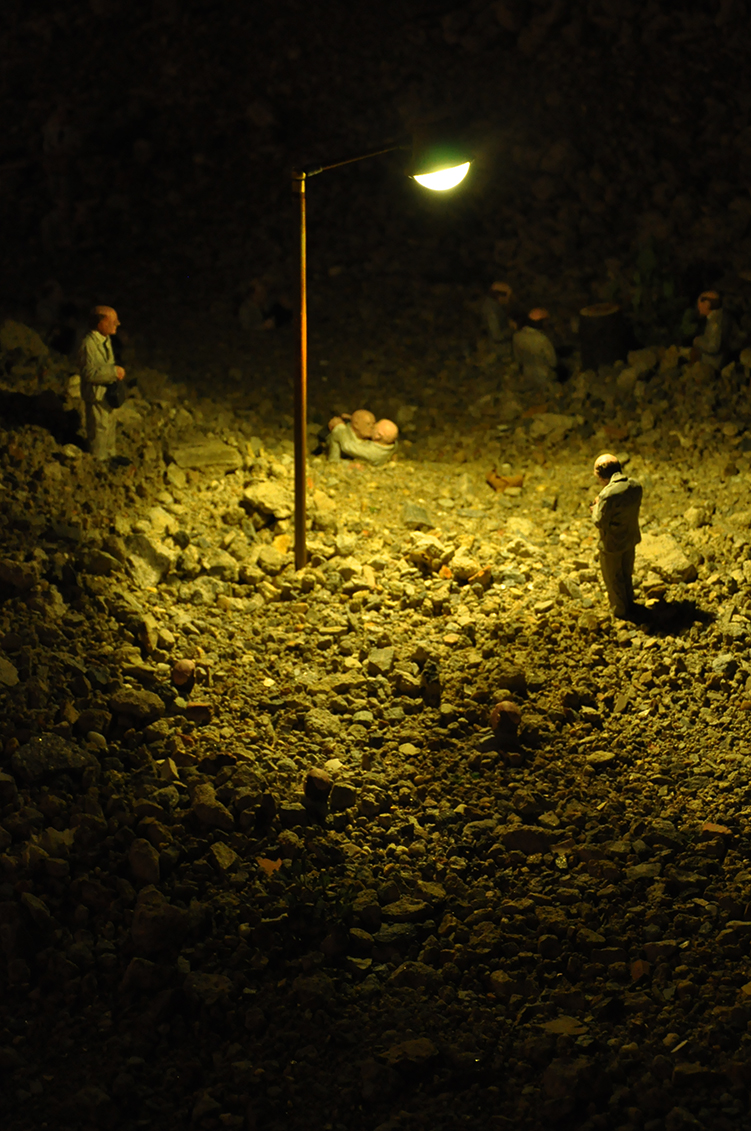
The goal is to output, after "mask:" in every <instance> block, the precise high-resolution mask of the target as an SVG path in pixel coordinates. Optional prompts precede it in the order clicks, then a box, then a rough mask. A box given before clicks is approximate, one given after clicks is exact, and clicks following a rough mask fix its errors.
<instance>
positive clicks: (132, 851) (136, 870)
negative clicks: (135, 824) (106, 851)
mask: <svg viewBox="0 0 751 1131" xmlns="http://www.w3.org/2000/svg"><path fill="white" fill-rule="evenodd" d="M128 863H129V865H130V872H131V875H132V877H133V879H134V880H135V881H136V882H137V883H139V884H158V883H159V853H158V852H157V851H156V849H155V848H154V847H153V845H151V844H149V842H148V841H147V840H144V839H143V838H141V837H137V838H136V839H135V840H134V841H133V843H132V844H131V846H130V848H129V849H128Z"/></svg>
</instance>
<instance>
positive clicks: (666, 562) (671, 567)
mask: <svg viewBox="0 0 751 1131" xmlns="http://www.w3.org/2000/svg"><path fill="white" fill-rule="evenodd" d="M636 557H637V561H639V562H640V563H641V564H642V565H645V566H646V567H647V568H648V569H651V570H652V571H653V572H654V573H656V574H657V575H658V577H661V578H662V579H663V580H664V581H667V582H670V583H672V584H677V583H678V582H681V581H695V580H696V577H697V572H696V566H695V565H694V563H693V562H691V561H689V559H688V558H687V557H686V554H685V553H684V551H683V550H682V549H681V547H680V546H679V544H678V543H677V542H676V540H675V538H673V537H671V535H670V534H645V535H644V536H643V538H642V540H641V542H640V543H639V545H638V546H637V547H636Z"/></svg>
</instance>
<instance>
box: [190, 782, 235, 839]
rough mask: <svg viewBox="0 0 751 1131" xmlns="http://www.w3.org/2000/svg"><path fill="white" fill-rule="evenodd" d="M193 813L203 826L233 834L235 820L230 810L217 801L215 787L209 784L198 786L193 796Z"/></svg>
mask: <svg viewBox="0 0 751 1131" xmlns="http://www.w3.org/2000/svg"><path fill="white" fill-rule="evenodd" d="M193 812H194V813H195V815H196V816H197V817H198V820H199V821H201V823H202V824H204V825H208V826H209V827H210V828H212V829H224V830H225V832H231V831H232V829H234V827H235V819H234V817H233V816H232V814H231V813H230V811H229V809H228V808H227V807H226V806H225V805H223V804H222V803H221V801H219V800H218V799H217V796H216V793H215V791H214V787H213V785H211V784H210V783H209V782H206V783H205V784H202V785H199V786H197V788H196V790H195V792H194V794H193Z"/></svg>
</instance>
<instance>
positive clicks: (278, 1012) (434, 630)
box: [0, 327, 751, 1131]
mask: <svg viewBox="0 0 751 1131" xmlns="http://www.w3.org/2000/svg"><path fill="white" fill-rule="evenodd" d="M6 332H8V333H9V332H10V331H9V330H7V327H6ZM16 333H17V336H18V335H21V330H17V331H16ZM0 336H1V335H0ZM21 338H22V340H21V342H20V344H16V345H14V346H13V347H12V348H11V349H10V350H8V349H7V348H6V352H5V353H3V355H2V357H1V358H0V363H2V365H3V367H4V369H3V372H4V373H5V377H4V382H3V389H2V390H0V394H2V395H3V396H10V395H12V394H13V391H14V389H15V388H16V385H18V386H19V387H20V388H22V389H27V390H28V391H27V392H25V393H23V396H25V397H26V398H27V399H28V401H33V400H34V398H35V397H38V396H42V395H54V396H56V397H57V399H58V401H59V405H60V411H61V413H62V414H63V416H64V417H65V416H66V414H72V415H73V416H76V417H78V410H77V408H76V403H77V402H76V399H75V397H74V396H72V395H71V390H72V391H73V392H74V391H75V381H74V380H71V378H72V377H74V374H73V372H72V369H71V366H70V365H69V364H68V363H67V362H66V361H65V360H64V359H62V358H60V357H58V356H56V355H54V354H49V355H48V356H47V360H46V361H45V366H46V369H45V373H46V375H41V376H40V374H39V372H38V371H37V370H36V369H34V362H33V358H34V349H35V348H36V347H35V343H34V341H33V339H32V337H31V336H30V335H28V334H27V336H26V337H25V338H23V335H21ZM24 343H25V344H24ZM676 356H677V355H676ZM666 358H667V363H666ZM671 361H672V362H674V363H675V364H673V365H672V368H671V367H670V362H671ZM465 364H466V366H467V375H468V377H469V375H470V372H471V370H472V366H471V363H470V362H469V361H467V362H466V363H465ZM681 365H682V366H683V367H682V368H681ZM14 370H15V371H14ZM26 370H33V373H27V372H26ZM629 371H630V373H631V374H634V373H638V376H636V377H634V379H633V380H632V378H631V375H629ZM475 372H477V371H476V370H475ZM624 373H626V374H627V375H628V376H627V378H626V379H624V378H623V374H624ZM679 373H680V377H679ZM666 374H668V378H667V379H666V377H665V375H666ZM486 376H487V374H486V375H485V377H483V376H482V374H481V373H480V374H479V375H478V376H477V377H476V380H477V381H478V382H480V384H478V385H477V386H476V388H477V391H480V392H481V389H480V385H481V382H482V381H483V380H485V379H486ZM730 379H731V375H729V374H728V375H727V380H730ZM732 379H733V380H737V381H738V382H740V381H741V374H740V372H739V373H738V374H737V375H735V376H734V377H733V378H732ZM515 380H516V378H515V374H514V370H513V368H506V369H503V370H502V376H501V378H500V386H499V387H497V388H496V391H495V392H494V393H492V394H490V393H484V392H481V396H480V399H481V400H482V397H487V398H489V399H486V400H484V401H483V403H482V405H481V408H480V410H478V411H477V412H473V411H472V405H471V404H469V405H468V406H467V408H468V411H467V413H466V415H465V416H463V417H458V418H457V417H456V416H452V415H450V414H448V413H447V412H446V409H447V407H448V404H449V402H450V400H451V398H452V396H453V395H454V394H453V393H452V392H451V389H450V388H449V387H448V386H447V387H444V388H443V390H442V391H441V392H440V394H437V396H438V400H437V403H436V404H435V405H434V411H435V412H436V414H437V419H438V418H441V416H442V418H443V419H444V420H449V419H450V420H451V429H450V431H448V430H447V431H444V432H443V433H441V432H440V431H439V432H437V433H435V434H430V433H428V432H427V431H425V432H423V431H422V430H421V429H422V426H423V425H424V424H425V423H426V418H425V416H424V415H423V410H424V411H425V412H427V406H426V405H425V406H418V407H419V409H420V411H417V412H410V411H409V408H410V406H409V405H408V404H402V408H403V410H404V411H403V414H402V418H403V420H409V419H412V420H417V421H418V422H419V425H418V427H417V428H416V429H415V430H414V431H412V432H410V431H409V430H408V431H407V433H406V434H407V435H411V436H412V437H413V438H412V440H411V441H408V444H407V445H405V447H404V448H403V450H402V453H401V454H400V455H399V456H397V459H396V460H395V461H393V462H392V463H390V464H388V465H387V466H385V467H383V468H377V469H373V468H361V467H359V466H358V465H356V464H352V463H343V464H328V463H326V462H325V461H324V459H323V458H322V457H316V456H311V459H310V465H309V474H310V477H311V487H310V493H309V527H310V529H309V532H308V546H309V555H310V560H309V563H308V565H307V566H306V567H305V568H304V569H302V570H299V571H296V570H295V569H294V564H293V558H292V553H291V540H292V524H291V513H292V474H291V473H292V458H291V454H290V450H291V445H290V443H289V440H288V439H287V438H286V435H285V433H284V432H283V431H281V430H275V429H273V428H272V427H268V428H267V427H266V426H265V424H264V416H263V413H259V412H257V411H255V410H252V411H251V410H249V411H248V413H247V414H245V415H241V416H240V417H238V418H233V417H232V416H231V415H229V414H228V413H227V410H226V408H224V407H222V405H221V404H220V403H219V401H218V400H217V401H211V400H210V399H209V398H208V397H207V396H202V395H201V394H200V392H198V391H195V392H194V391H192V390H191V389H189V388H187V387H178V386H175V385H173V383H172V382H171V381H170V379H169V378H168V377H167V376H165V375H163V374H162V375H160V374H159V373H157V372H156V371H154V370H148V369H142V370H140V377H139V381H138V385H137V386H136V387H134V388H133V389H132V395H131V397H130V399H129V400H128V401H127V402H126V405H125V406H124V408H123V409H122V410H120V411H121V414H122V417H121V423H120V425H119V427H120V430H121V439H122V442H121V447H122V449H123V450H124V451H126V452H127V453H128V454H129V455H130V456H131V458H132V460H133V463H132V465H131V467H129V468H127V469H123V468H120V469H117V470H114V471H110V470H103V469H102V468H101V467H95V466H94V465H93V461H92V459H91V457H90V456H89V455H88V454H86V453H85V452H83V451H82V450H81V448H80V439H79V440H78V443H76V442H75V439H70V438H66V437H64V436H61V437H60V438H59V439H56V438H55V436H54V435H53V434H52V433H51V432H50V430H49V428H48V427H47V426H46V425H45V424H43V423H40V421H39V420H37V419H36V418H35V417H33V416H32V417H31V418H30V419H28V420H26V422H24V420H22V419H20V418H19V419H18V420H17V422H16V423H15V425H14V426H13V427H8V428H6V430H4V431H3V433H2V434H1V435H0V450H1V452H2V455H1V456H0V461H1V469H2V470H1V473H2V488H3V495H2V502H1V504H0V514H1V521H2V528H3V551H2V558H1V559H0V587H1V589H2V598H3V600H2V605H0V693H1V694H2V701H3V709H2V761H1V762H0V801H1V802H2V809H0V947H1V948H2V955H3V968H2V978H3V986H4V991H3V1002H4V1004H3V1005H2V1006H0V1069H1V1070H2V1072H3V1080H4V1087H3V1090H2V1098H0V1105H2V1107H1V1109H2V1112H3V1120H4V1126H7V1127H8V1128H9V1129H12V1131H16V1129H18V1131H20V1129H22V1128H23V1129H25V1128H28V1127H32V1126H39V1125H41V1123H43V1122H49V1121H50V1120H51V1119H53V1118H54V1120H55V1123H56V1124H57V1125H58V1126H60V1127H71V1128H73V1127H80V1126H88V1125H92V1126H94V1125H100V1124H101V1123H103V1122H104V1121H107V1122H109V1123H110V1124H112V1125H113V1126H116V1127H122V1128H128V1129H130V1128H135V1127H143V1126H148V1125H150V1124H151V1123H156V1122H157V1121H158V1122H160V1123H162V1124H163V1123H165V1122H166V1123H167V1125H169V1126H185V1125H188V1124H191V1125H194V1126H196V1127H199V1128H207V1129H208V1128H212V1127H222V1126H226V1127H246V1128H279V1129H281V1128H292V1127H300V1128H302V1127H321V1128H324V1127H330V1128H347V1131H350V1129H354V1128H363V1129H374V1128H380V1129H382V1131H386V1129H394V1128H399V1127H423V1126H424V1127H428V1126H431V1127H438V1128H440V1127H443V1128H446V1129H448V1128H453V1127H456V1126H457V1125H458V1124H460V1123H468V1124H469V1125H473V1124H475V1123H479V1122H480V1121H481V1120H482V1121H483V1122H488V1123H489V1124H490V1125H491V1126H495V1127H499V1128H500V1127H515V1128H516V1127H529V1128H535V1127H539V1126H555V1127H561V1128H572V1129H573V1128H577V1129H587V1131H589V1129H592V1131H594V1129H596V1128H603V1129H604V1128H611V1127H621V1128H635V1129H636V1128H649V1129H650V1131H658V1129H660V1131H662V1129H663V1128H665V1129H675V1128H689V1127H702V1126H703V1127H709V1126H712V1127H713V1128H723V1127H727V1128H731V1127H732V1128H737V1127H744V1126H746V1125H747V1124H748V1123H749V1117H748V1114H747V1112H748V1084H749V1081H748V1069H747V1057H748V1049H747V1042H748V1040H749V1036H748V1033H747V1031H746V1030H747V1026H748V1023H749V1022H750V1021H751V993H750V992H749V987H750V985H751V983H749V970H748V939H749V933H750V932H751V926H750V921H751V909H750V907H749V905H750V904H751V872H749V870H748V868H747V855H748V851H749V836H750V835H751V831H750V830H751V824H750V823H749V816H751V810H749V808H748V803H747V787H746V782H747V777H748V765H749V764H751V763H750V762H749V759H751V717H750V716H749V712H750V711H751V664H750V663H749V659H748V636H749V632H750V631H751V601H750V600H749V597H748V592H749V580H750V577H751V534H750V533H749V530H751V511H749V509H748V505H747V494H748V483H749V476H750V468H749V465H750V464H751V443H747V440H748V437H749V433H748V432H747V431H746V423H747V419H748V418H747V417H743V415H742V414H741V413H740V412H736V413H735V414H734V418H733V420H732V421H726V422H725V423H723V422H722V421H721V420H715V419H714V418H713V417H711V416H704V417H697V416H696V415H694V414H692V411H691V407H690V405H689V403H688V400H687V397H686V394H685V389H686V386H687V382H688V381H690V380H694V381H695V382H696V383H697V384H696V388H697V390H698V391H697V394H696V396H697V397H700V396H704V397H705V398H706V399H707V404H710V403H713V402H712V398H713V397H714V396H715V394H716V391H717V390H716V385H715V384H714V383H713V382H716V380H717V378H716V377H713V379H712V381H711V382H707V380H706V375H703V374H702V373H701V372H694V374H693V376H692V375H691V374H688V373H687V372H686V366H685V364H683V363H682V362H681V363H680V365H679V363H678V361H676V357H674V356H673V355H672V354H670V351H665V350H654V351H652V353H651V354H650V356H648V357H646V356H645V354H644V352H643V351H642V353H641V354H635V355H632V356H631V357H630V358H629V359H628V362H627V363H619V365H617V366H615V367H613V369H612V370H608V371H601V373H600V374H597V375H596V374H594V373H589V374H587V373H584V374H579V375H578V376H576V377H575V378H574V379H573V380H572V382H570V383H568V384H567V385H565V386H563V391H562V393H561V397H560V398H558V399H559V401H560V403H556V404H555V405H550V406H548V408H549V411H547V412H541V411H531V410H530V406H529V405H526V406H525V403H524V396H523V394H521V393H519V394H518V396H517V397H516V399H514V397H513V396H512V391H511V390H512V387H513V384H514V381H515ZM29 382H31V384H29ZM47 382H49V385H48V387H46V388H45V387H44V386H45V383H47ZM24 383H26V384H24ZM34 383H36V384H34ZM496 384H497V382H496ZM569 386H570V387H569ZM459 387H461V385H460V386H459ZM32 388H34V389H35V391H34V392H32V391H31V390H32ZM55 390H57V392H55ZM737 396H738V404H739V405H741V403H742V392H741V390H740V386H739V388H738V390H737ZM441 398H444V400H445V402H446V403H444V401H442V400H441ZM428 399H429V395H428V396H427V397H426V400H428ZM698 403H699V401H698V400H696V399H694V401H693V404H694V413H695V411H696V409H695V406H696V405H697V404H698ZM501 405H504V406H505V409H504V411H501V410H500V406H501ZM543 407H544V406H543ZM539 408H540V406H531V409H532V410H534V409H539ZM27 410H29V404H28V403H27V401H24V411H27ZM553 410H555V411H553ZM19 411H20V410H19ZM29 411H30V410H29ZM614 412H615V413H616V415H615V416H614ZM499 417H502V418H503V419H504V421H505V423H502V424H501V425H500V431H499V430H498V428H499V426H498V423H497V422H498V419H499ZM79 419H80V418H79ZM613 421H615V423H613ZM436 427H437V425H436ZM614 428H616V429H618V430H619V431H618V432H617V434H615V439H614V433H613V429H614ZM457 431H459V434H460V435H461V436H462V437H464V446H463V447H457V445H456V437H455V433H456V432H457ZM71 434H72V435H73V436H74V437H75V435H76V433H75V430H73V431H72V433H71ZM145 435H148V436H149V437H150V438H149V440H148V441H144V436H145ZM434 440H437V442H438V443H437V445H436V446H433V441H434ZM610 445H614V446H616V449H617V450H618V451H619V452H620V453H621V455H622V458H623V460H624V462H626V463H627V466H628V470H629V474H633V475H635V476H636V477H637V478H639V479H640V480H641V482H642V483H643V485H644V488H645V503H644V507H643V515H642V517H643V530H644V538H643V542H642V543H641V545H640V547H639V550H638V555H637V569H636V581H637V595H638V597H639V599H640V600H641V601H642V602H643V603H644V604H645V605H646V606H647V610H648V619H647V620H646V622H645V624H644V625H643V626H640V627H635V626H632V625H628V624H625V623H623V622H613V621H611V619H610V617H609V616H608V614H607V611H606V606H605V604H604V600H603V595H602V592H601V589H600V585H599V575H598V570H597V565H596V554H595V550H596V546H595V541H594V538H593V534H592V527H591V522H590V518H589V508H588V503H589V500H590V498H591V497H592V493H593V485H592V478H591V464H592V458H593V456H594V455H595V454H596V453H597V452H598V451H600V450H602V448H603V447H604V446H610ZM746 448H749V449H750V450H749V451H746ZM438 452H441V458H439V459H437V458H435V457H436V455H437V453H438ZM489 455H492V458H493V459H494V460H495V461H496V462H497V464H498V466H499V467H500V468H501V469H502V470H503V471H504V474H506V473H508V474H507V481H511V480H513V482H514V483H515V484H517V485H516V486H510V487H507V488H506V489H505V490H499V491H497V492H496V491H494V490H492V489H491V488H490V487H489V486H488V484H487V483H486V482H485V474H486V471H487V463H486V460H487V457H488V456H489ZM452 457H453V458H452ZM699 458H700V472H699V469H698V462H697V461H698V460H699ZM504 469H505V470H504ZM519 483H521V485H519ZM311 1108H313V1109H314V1110H313V1111H311Z"/></svg>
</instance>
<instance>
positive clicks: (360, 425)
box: [349, 408, 376, 440]
mask: <svg viewBox="0 0 751 1131" xmlns="http://www.w3.org/2000/svg"><path fill="white" fill-rule="evenodd" d="M349 422H350V425H351V426H352V431H353V432H354V434H355V435H356V436H357V437H358V438H359V439H360V440H370V439H371V438H372V435H373V425H374V424H375V422H376V418H375V416H374V415H373V413H372V412H370V410H369V409H367V408H356V409H355V411H354V412H353V413H352V416H351V417H350V421H349Z"/></svg>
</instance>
